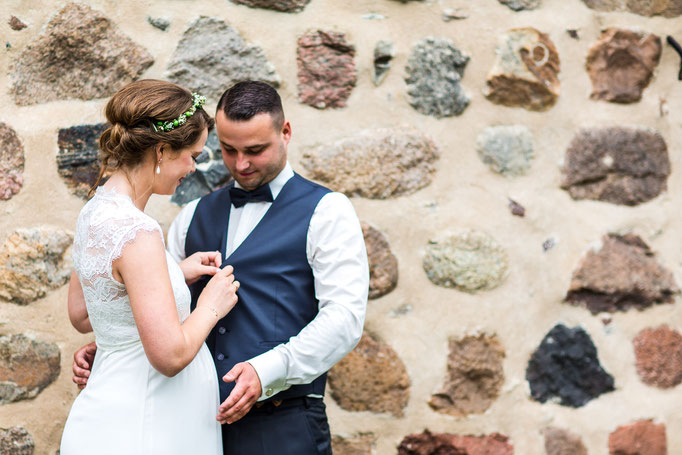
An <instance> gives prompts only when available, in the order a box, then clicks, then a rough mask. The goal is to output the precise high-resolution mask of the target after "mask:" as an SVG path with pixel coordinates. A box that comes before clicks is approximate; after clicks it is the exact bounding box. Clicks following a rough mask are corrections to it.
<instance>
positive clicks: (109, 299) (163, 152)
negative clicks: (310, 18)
mask: <svg viewBox="0 0 682 455" xmlns="http://www.w3.org/2000/svg"><path fill="white" fill-rule="evenodd" d="M204 102H205V98H204V97H201V96H199V95H197V94H192V93H190V92H189V91H187V90H186V89H184V88H182V87H180V86H178V85H175V84H172V83H169V82H164V81H157V80H141V81H137V82H133V83H131V84H128V85H127V86H126V87H124V88H123V89H121V90H119V91H118V92H117V93H116V94H115V95H114V96H113V97H112V98H111V100H109V102H108V104H107V106H106V117H107V120H108V122H109V123H110V124H111V126H110V127H109V128H108V129H107V130H106V131H105V132H104V133H103V134H102V136H101V138H100V140H99V144H100V149H101V152H102V172H101V173H100V177H99V179H98V182H97V184H99V182H100V180H101V179H102V175H103V174H104V173H105V172H106V171H109V172H111V176H110V178H109V179H108V181H107V182H106V183H105V184H104V185H103V186H100V187H99V188H97V190H96V191H95V194H94V196H93V198H92V199H91V200H90V201H89V202H88V203H87V204H85V206H84V207H83V209H82V210H81V212H80V215H79V216H78V222H77V225H76V235H75V238H74V245H73V260H74V269H75V270H74V273H73V274H72V275H71V282H70V285H69V297H68V307H69V318H70V320H71V323H72V324H73V326H74V327H75V328H76V329H77V330H78V331H79V332H82V333H85V332H89V331H93V332H94V334H95V343H96V355H95V357H94V364H93V365H92V372H91V374H90V377H89V378H88V383H87V387H85V389H84V390H83V391H82V392H81V393H80V394H79V395H78V397H77V398H76V400H75V401H74V403H73V407H72V408H71V412H70V413H69V417H68V419H67V421H66V426H65V428H64V434H63V436H62V442H61V448H60V453H61V454H62V455H80V454H116V455H120V454H126V455H134V454H139V455H154V454H164V455H168V454H178V455H180V454H188V453H197V454H210V455H217V454H222V443H221V433H220V426H219V423H218V422H217V421H216V419H215V415H216V412H217V408H218V405H219V395H218V376H217V374H216V371H215V366H214V363H213V360H212V359H211V355H210V353H209V351H208V349H207V348H206V346H205V345H204V340H205V339H206V336H207V335H208V333H209V331H210V330H211V329H212V328H213V326H214V325H215V324H216V322H218V320H219V319H221V318H222V317H224V316H225V315H226V314H227V313H228V312H229V311H230V310H231V309H232V307H233V306H234V305H235V304H236V302H237V296H236V292H237V289H238V287H239V283H238V282H237V281H234V277H233V275H232V268H231V267H229V266H227V267H225V268H223V269H220V268H219V267H220V264H221V258H220V253H218V252H204V253H196V254H194V255H193V256H190V257H189V258H187V259H185V260H184V261H182V262H181V263H180V264H177V263H176V262H175V261H174V260H173V259H172V258H171V257H170V256H169V255H168V254H167V253H166V251H165V247H164V240H163V233H162V231H161V228H160V226H159V224H158V223H157V222H156V221H155V220H154V219H152V218H151V217H149V216H147V215H146V214H145V213H144V208H145V205H146V204H147V201H148V200H149V197H150V196H151V195H152V194H173V192H174V191H175V188H176V187H177V186H178V184H179V183H180V181H181V180H182V179H183V177H185V176H186V175H187V174H189V173H191V172H193V171H194V170H195V159H196V158H197V156H199V154H200V153H201V152H202V150H203V146H204V143H205V142H206V137H207V136H208V131H209V130H210V129H211V128H213V120H212V119H211V118H210V117H209V116H208V114H207V113H206V112H205V111H204V110H203V108H202V105H203V103H204ZM97 184H95V187H97ZM206 274H210V275H213V277H212V278H211V280H210V282H209V284H208V285H207V287H206V288H205V290H204V291H203V292H202V294H201V296H200V297H199V300H198V303H197V307H196V309H194V311H192V313H191V314H190V292H189V289H188V288H187V284H186V283H192V282H194V281H196V280H197V279H199V277H200V276H202V275H206Z"/></svg>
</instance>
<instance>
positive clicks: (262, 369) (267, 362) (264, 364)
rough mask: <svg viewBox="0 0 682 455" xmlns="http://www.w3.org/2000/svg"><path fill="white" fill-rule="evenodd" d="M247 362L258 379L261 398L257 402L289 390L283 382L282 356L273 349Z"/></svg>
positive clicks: (284, 367)
mask: <svg viewBox="0 0 682 455" xmlns="http://www.w3.org/2000/svg"><path fill="white" fill-rule="evenodd" d="M247 362H249V363H250V364H251V366H252V367H253V368H254V370H256V374H258V379H260V384H261V396H260V398H258V401H262V400H267V399H268V398H272V397H273V396H275V395H276V394H277V393H279V392H281V391H283V390H286V389H288V388H289V386H288V385H286V383H285V380H284V378H285V376H286V366H285V365H284V362H283V360H282V356H281V355H280V354H279V353H278V352H277V351H275V350H274V349H271V350H269V351H266V352H264V353H262V354H261V355H259V356H256V357H254V358H252V359H250V360H248V361H247Z"/></svg>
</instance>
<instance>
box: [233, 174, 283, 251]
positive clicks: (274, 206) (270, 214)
mask: <svg viewBox="0 0 682 455" xmlns="http://www.w3.org/2000/svg"><path fill="white" fill-rule="evenodd" d="M295 178H296V174H294V176H293V177H291V178H290V179H289V180H287V183H285V184H284V186H283V187H282V189H281V190H280V191H279V194H278V195H277V197H276V198H275V200H274V201H272V204H271V205H270V207H269V208H268V211H267V212H265V215H263V218H261V219H260V221H259V222H258V224H256V226H254V228H253V229H252V230H251V232H249V235H247V236H246V238H245V239H244V240H243V241H242V243H240V244H239V246H238V247H237V248H235V249H234V250H232V254H230V258H231V257H233V256H234V255H235V254H237V252H238V251H240V250H241V249H243V248H244V244H245V243H249V240H250V239H251V238H252V237H253V236H254V234H257V233H258V231H259V230H261V229H263V228H262V227H261V226H263V225H265V224H267V223H268V222H269V221H270V218H272V217H273V216H274V215H273V213H275V212H277V210H278V208H279V206H280V205H282V204H284V203H285V202H286V199H287V196H288V193H289V188H291V187H292V186H293V185H292V184H291V182H292V181H293V180H294V179H295ZM228 197H229V194H228ZM230 204H232V202H231V201H230ZM230 211H232V207H230ZM223 235H224V236H225V238H223V240H222V245H223V253H224V252H225V251H226V250H227V229H225V233H224V234H223ZM223 257H224V255H223ZM226 259H229V258H226Z"/></svg>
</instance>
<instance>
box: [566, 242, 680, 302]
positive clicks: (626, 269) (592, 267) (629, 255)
mask: <svg viewBox="0 0 682 455" xmlns="http://www.w3.org/2000/svg"><path fill="white" fill-rule="evenodd" d="M678 293H679V289H678V287H677V285H676V284H675V280H674V279H673V275H672V273H671V272H670V271H668V270H666V269H665V268H663V267H662V266H661V265H660V264H658V262H656V260H655V259H654V254H653V252H652V251H651V250H650V249H649V246H648V245H647V244H646V243H644V241H643V240H642V239H641V238H639V237H638V236H636V235H634V234H627V235H623V236H621V235H617V234H608V235H606V236H604V237H603V238H602V248H601V249H600V250H599V251H592V250H590V251H588V252H587V254H586V255H585V257H584V258H583V259H582V261H581V263H580V265H579V266H578V269H577V270H576V271H575V272H574V273H573V278H572V280H571V286H570V288H569V290H568V294H567V295H566V301H567V302H569V303H571V304H573V305H583V306H585V307H586V308H587V309H588V310H590V312H592V314H597V313H599V312H601V311H608V312H611V313H613V312H615V311H626V310H628V309H630V308H637V309H639V310H643V309H645V308H648V307H650V306H651V305H654V304H658V303H672V301H673V296H674V295H675V294H678Z"/></svg>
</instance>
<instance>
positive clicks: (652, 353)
mask: <svg viewBox="0 0 682 455" xmlns="http://www.w3.org/2000/svg"><path fill="white" fill-rule="evenodd" d="M633 345H634V348H635V359H636V360H635V364H636V366H637V373H639V377H640V378H642V381H643V382H644V383H645V384H649V385H652V386H655V387H660V388H662V389H668V388H671V387H675V386H677V385H678V384H680V383H681V382H682V335H681V334H680V332H678V331H677V330H673V329H671V328H668V327H666V326H661V327H658V328H656V329H644V330H642V331H641V332H639V333H638V334H637V336H636V337H635V339H634V340H633Z"/></svg>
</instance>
